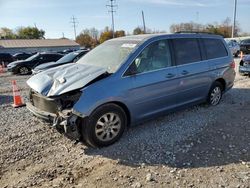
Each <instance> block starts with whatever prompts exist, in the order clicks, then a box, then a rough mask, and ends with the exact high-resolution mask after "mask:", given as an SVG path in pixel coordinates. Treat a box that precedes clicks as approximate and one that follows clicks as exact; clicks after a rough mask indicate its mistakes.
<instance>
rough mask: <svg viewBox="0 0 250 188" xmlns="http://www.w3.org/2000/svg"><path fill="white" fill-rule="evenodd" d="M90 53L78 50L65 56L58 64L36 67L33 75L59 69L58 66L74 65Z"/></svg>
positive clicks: (45, 64)
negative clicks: (55, 68)
mask: <svg viewBox="0 0 250 188" xmlns="http://www.w3.org/2000/svg"><path fill="white" fill-rule="evenodd" d="M88 51H89V50H78V51H75V52H71V53H69V54H67V55H65V56H63V57H62V58H61V59H59V60H58V61H56V62H49V63H44V64H41V65H39V66H37V67H35V68H34V69H32V73H33V74H37V73H39V72H42V71H45V70H47V69H49V68H53V67H57V66H60V65H64V64H67V63H74V62H76V61H77V60H78V59H80V58H81V57H82V56H83V55H85V54H86V53H87V52H88Z"/></svg>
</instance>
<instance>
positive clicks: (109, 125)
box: [82, 104, 127, 147]
mask: <svg viewBox="0 0 250 188" xmlns="http://www.w3.org/2000/svg"><path fill="white" fill-rule="evenodd" d="M126 126H127V117H126V113H125V112H124V110H123V109H122V108H121V107H120V106H118V105H116V104H106V105H103V106H101V107H99V108H97V109H96V110H95V111H94V112H93V113H92V114H91V115H90V117H89V119H88V120H86V121H83V125H82V135H83V138H84V140H85V141H86V142H87V143H88V144H89V145H91V146H93V147H102V146H108V145H111V144H113V143H114V142H116V141H117V140H118V139H119V138H120V137H121V136H122V134H123V132H124V130H125V127H126Z"/></svg>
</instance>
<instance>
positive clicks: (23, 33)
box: [17, 27, 45, 39]
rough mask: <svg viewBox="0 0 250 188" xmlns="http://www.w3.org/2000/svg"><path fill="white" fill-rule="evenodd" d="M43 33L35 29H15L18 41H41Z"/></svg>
mask: <svg viewBox="0 0 250 188" xmlns="http://www.w3.org/2000/svg"><path fill="white" fill-rule="evenodd" d="M44 35H45V31H44V30H42V29H40V30H39V29H38V28H36V27H20V28H18V29H17V38H19V39H42V38H44Z"/></svg>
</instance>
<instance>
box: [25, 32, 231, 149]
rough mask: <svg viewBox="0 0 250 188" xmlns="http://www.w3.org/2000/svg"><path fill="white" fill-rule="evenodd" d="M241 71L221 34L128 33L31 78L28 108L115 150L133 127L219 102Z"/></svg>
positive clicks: (29, 81)
mask: <svg viewBox="0 0 250 188" xmlns="http://www.w3.org/2000/svg"><path fill="white" fill-rule="evenodd" d="M234 68H235V63H234V60H233V58H232V54H231V53H230V51H229V49H228V47H227V45H226V43H225V41H224V39H223V38H222V37H221V36H217V35H211V34H201V33H178V34H177V33H176V34H149V35H136V36H126V37H122V38H116V39H112V40H109V41H106V42H104V43H103V44H101V45H99V46H98V47H96V48H94V49H93V50H91V51H90V52H89V53H88V54H86V55H85V56H84V57H82V58H81V59H80V60H78V61H77V62H76V63H75V64H67V65H63V66H59V67H56V68H52V69H49V70H47V71H44V72H42V73H39V74H37V75H34V76H32V77H31V78H30V79H29V80H28V81H27V84H28V85H29V87H30V88H31V91H30V102H29V103H28V104H27V107H28V109H29V110H30V111H31V112H33V113H34V114H35V115H36V116H38V117H40V118H43V119H46V120H49V121H53V126H55V127H57V128H61V129H63V130H64V131H65V132H66V133H69V132H72V131H76V132H77V133H78V135H79V136H80V137H81V138H83V139H84V140H85V141H86V142H87V143H88V144H90V145H91V146H94V147H101V146H108V145H110V144H112V143H114V142H115V141H117V140H118V139H119V138H120V137H121V136H122V134H123V132H124V130H125V128H126V127H128V126H130V125H135V124H138V123H140V122H142V121H145V120H148V119H152V118H155V117H157V116H159V115H163V114H166V113H168V112H170V111H173V110H176V109H179V108H182V107H188V106H190V105H194V104H199V103H204V102H207V103H208V104H210V105H217V104H219V102H220V100H221V97H222V94H223V93H225V92H226V91H228V90H229V89H230V88H232V86H233V84H234V79H235V70H234Z"/></svg>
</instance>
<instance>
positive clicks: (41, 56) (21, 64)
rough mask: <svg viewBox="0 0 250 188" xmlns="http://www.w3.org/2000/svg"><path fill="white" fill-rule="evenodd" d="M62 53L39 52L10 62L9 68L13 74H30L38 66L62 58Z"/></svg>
mask: <svg viewBox="0 0 250 188" xmlns="http://www.w3.org/2000/svg"><path fill="white" fill-rule="evenodd" d="M62 56H63V55H62V54H57V53H45V52H44V53H37V54H35V55H33V56H31V57H29V58H27V59H25V60H19V61H14V62H12V63H10V64H8V66H7V69H8V71H9V72H12V73H13V74H22V75H25V74H30V73H31V70H32V69H34V68H35V67H36V66H38V65H41V64H43V63H48V62H51V61H57V60H58V59H60V58H62Z"/></svg>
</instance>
